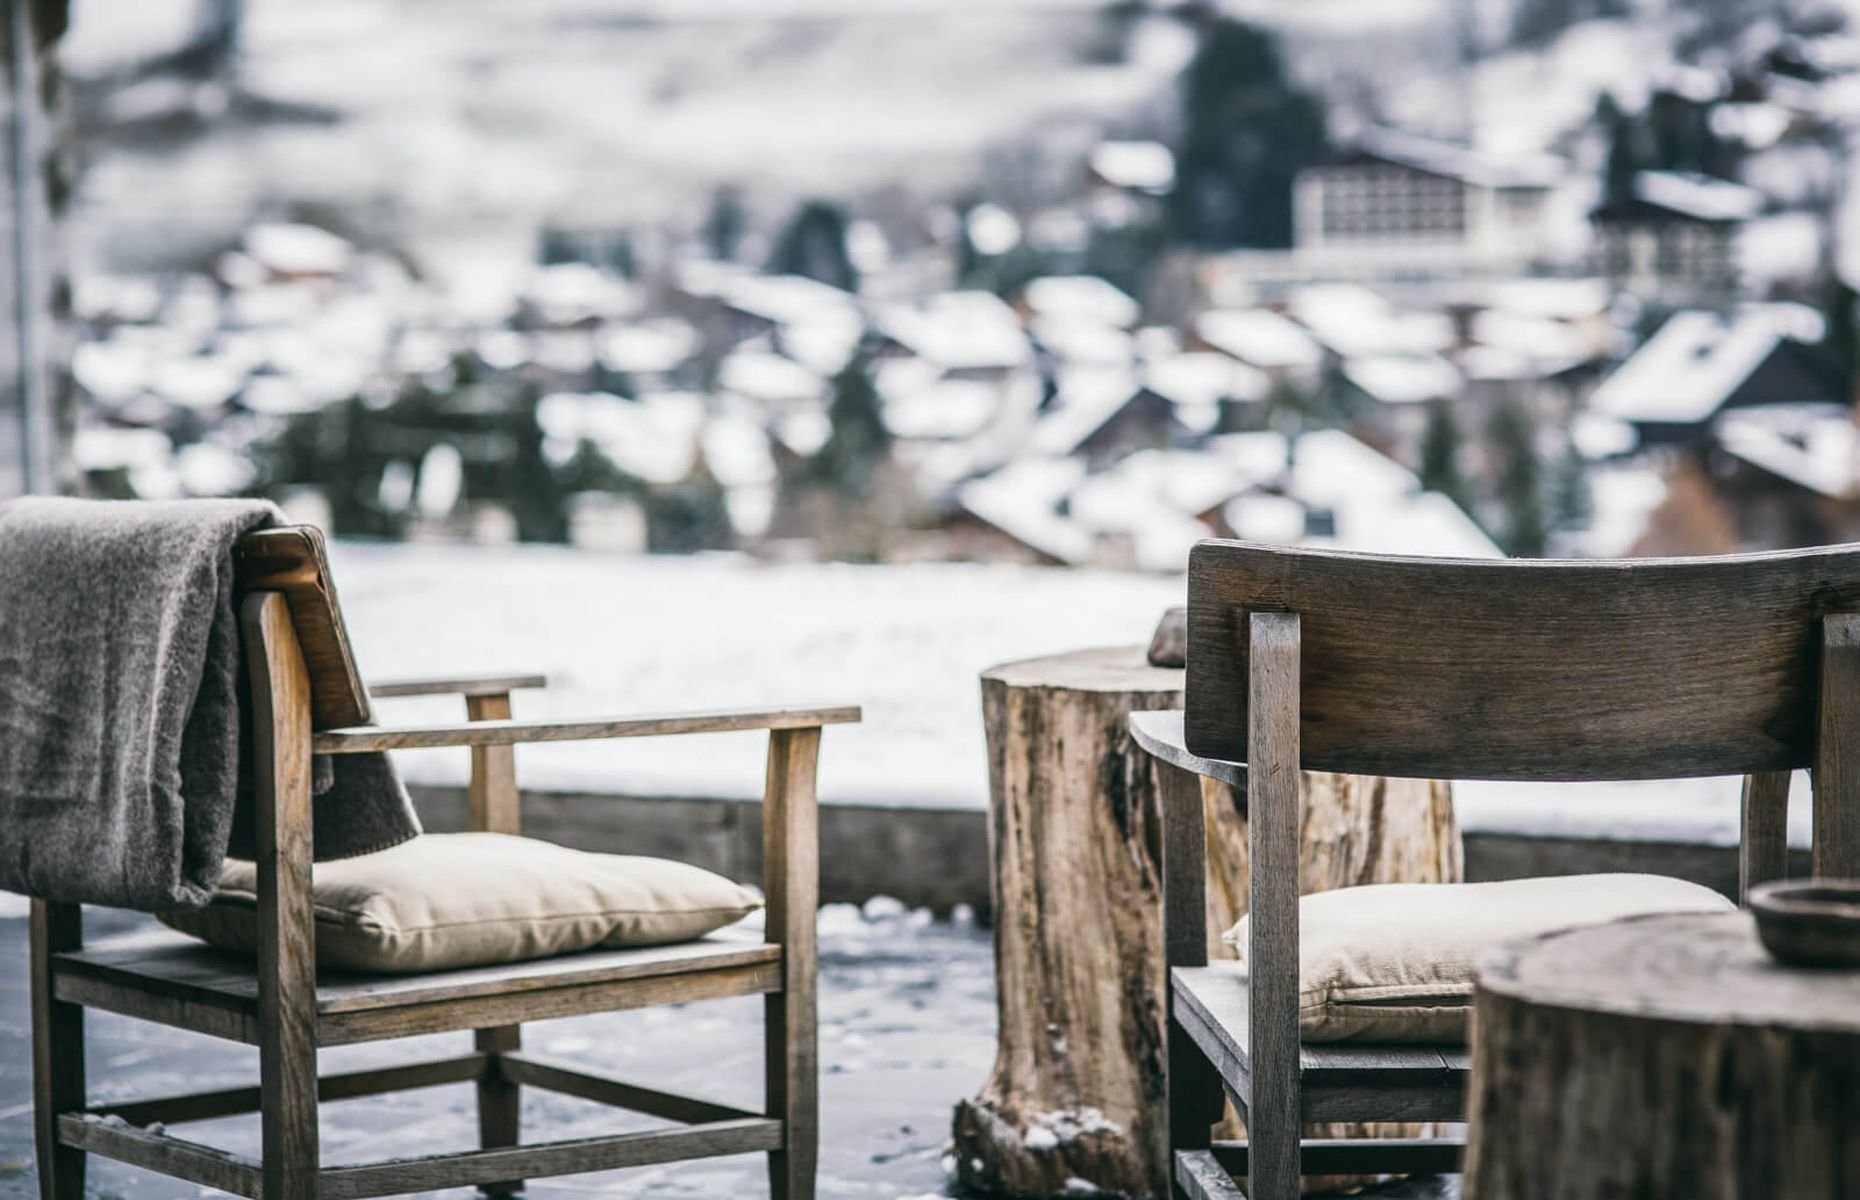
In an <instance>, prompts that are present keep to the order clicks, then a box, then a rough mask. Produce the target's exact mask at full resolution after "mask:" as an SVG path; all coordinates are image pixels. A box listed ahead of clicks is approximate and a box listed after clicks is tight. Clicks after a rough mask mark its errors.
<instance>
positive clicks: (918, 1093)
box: [0, 901, 1454, 1200]
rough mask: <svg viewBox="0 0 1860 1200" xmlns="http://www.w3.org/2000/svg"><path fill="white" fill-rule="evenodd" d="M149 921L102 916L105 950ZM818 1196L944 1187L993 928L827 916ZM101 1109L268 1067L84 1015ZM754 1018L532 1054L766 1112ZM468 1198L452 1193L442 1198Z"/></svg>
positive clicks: (732, 1192)
mask: <svg viewBox="0 0 1860 1200" xmlns="http://www.w3.org/2000/svg"><path fill="white" fill-rule="evenodd" d="M147 920H148V918H144V917H139V916H135V915H131V914H125V913H117V912H108V911H102V910H98V911H94V912H90V913H87V914H86V932H87V934H88V935H89V936H91V937H101V936H105V935H107V934H110V933H114V932H122V931H125V930H129V929H133V928H138V927H141V926H142V925H143V924H144V923H145V922H146V921H147ZM25 967H26V922H25V921H24V920H22V919H17V918H0V1200H25V1198H27V1197H36V1196H37V1195H38V1184H37V1180H36V1177H35V1174H34V1171H33V1165H32V1159H33V1152H32V1112H31V1080H30V1071H29V1063H30V1053H31V1051H30V1042H29V1028H28V1012H27V1003H26V978H25V976H26V970H25ZM820 1019H821V1028H820V1038H821V1071H822V1077H821V1104H822V1122H821V1123H822V1128H823V1129H824V1130H825V1134H824V1136H823V1138H822V1143H821V1168H820V1188H819V1194H820V1196H821V1198H822V1200H835V1198H840V1197H844V1198H847V1200H852V1198H858V1200H930V1198H932V1197H938V1196H952V1195H957V1194H959V1193H956V1192H955V1191H954V1190H953V1189H952V1188H951V1186H950V1185H949V1184H948V1182H947V1179H948V1175H947V1171H946V1168H945V1165H944V1158H945V1155H946V1153H947V1150H948V1140H949V1117H950V1109H951V1106H952V1105H954V1104H955V1102H956V1101H957V1100H959V1099H961V1098H962V1097H964V1096H967V1095H969V1094H971V1093H973V1092H974V1091H975V1090H976V1089H977V1088H978V1087H979V1086H980V1084H981V1082H982V1080H983V1079H984V1078H986V1076H987V1073H988V1070H989V1067H990V1064H991V1063H992V1061H993V1058H994V1025H995V1012H994V978H993V959H992V953H991V950H990V944H989V938H988V934H987V931H986V930H981V929H977V928H975V927H974V926H973V925H972V924H969V923H952V922H947V921H943V922H932V921H930V920H929V919H928V914H926V913H909V912H904V911H902V909H901V908H900V907H898V906H895V905H888V904H886V903H884V902H876V901H875V902H873V903H872V904H869V905H867V907H866V910H865V912H864V913H861V911H860V910H858V909H854V908H851V907H850V906H844V905H839V906H832V907H829V908H828V909H825V910H823V912H822V921H821V1001H820ZM88 1022H89V1033H90V1038H91V1041H90V1079H91V1088H92V1094H93V1096H94V1097H96V1098H99V1099H108V1098H113V1097H116V1096H127V1095H153V1094H159V1093H164V1092H175V1091H184V1090H199V1089H206V1088H212V1087H224V1086H231V1085H234V1084H239V1083H248V1082H250V1081H251V1080H253V1079H255V1078H256V1076H257V1070H258V1062H257V1052H256V1051H254V1050H252V1049H250V1048H249V1047H244V1046H237V1045H234V1044H232V1043H229V1042H218V1041H214V1040H212V1039H209V1038H203V1037H198V1036H196V1035H193V1034H189V1033H185V1032H182V1031H179V1030H174V1029H168V1028H166V1027H164V1026H160V1025H152V1024H147V1023H144V1022H140V1021H131V1020H128V1019H125V1018H118V1017H114V1016H112V1015H110V1014H108V1013H93V1014H91V1015H90V1016H89V1017H88ZM760 1030H761V1005H760V1001H758V1000H756V999H754V998H747V999H731V1000H715V1001H706V1002H703V1003H699V1004H691V1005H685V1006H682V1007H679V1008H662V1009H647V1010H642V1011H637V1012H627V1013H614V1014H610V1015H605V1016H595V1017H582V1018H577V1019H574V1020H566V1021H545V1022H539V1023H537V1024H534V1025H530V1026H526V1027H525V1040H526V1044H527V1045H528V1046H529V1047H532V1048H534V1049H537V1050H539V1051H541V1052H543V1053H547V1054H550V1055H555V1056H559V1057H563V1058H569V1059H576V1060H580V1061H582V1062H585V1063H588V1064H590V1065H593V1066H596V1067H599V1068H601V1069H603V1070H608V1071H612V1072H614V1073H616V1074H620V1075H622V1076H625V1077H628V1078H633V1079H637V1080H640V1081H641V1082H645V1083H649V1084H656V1085H658V1086H660V1087H666V1088H670V1089H673V1090H678V1091H688V1092H695V1093H698V1094H704V1095H710V1096H714V1097H715V1098H717V1099H719V1100H722V1101H725V1102H727V1103H734V1104H739V1105H743V1106H746V1107H755V1106H757V1105H758V1103H759V1101H760V1092H761V1045H760V1040H759V1038H760ZM468 1044H469V1043H468V1042H466V1041H465V1037H464V1035H462V1034H445V1035H435V1036H431V1037H425V1038H416V1039H410V1040H408V1041H403V1042H385V1043H376V1044H373V1045H365V1046H344V1047H338V1048H336V1049H332V1050H327V1051H324V1052H323V1057H322V1067H323V1069H324V1070H326V1071H330V1070H344V1069H353V1068H356V1067H360V1066H371V1065H380V1064H384V1063H390V1062H404V1061H412V1060H415V1059H418V1058H422V1057H439V1056H443V1055H446V1054H452V1053H458V1052H459V1051H460V1049H461V1048H462V1047H463V1046H465V1045H468ZM523 1120H524V1124H525V1127H526V1128H527V1129H532V1130H544V1129H546V1130H547V1131H548V1136H550V1137H576V1136H589V1135H593V1134H598V1133H607V1132H618V1131H622V1130H625V1129H629V1128H648V1127H651V1126H652V1125H653V1124H654V1122H653V1120H652V1119H651V1118H632V1117H629V1116H628V1115H626V1114H622V1113H617V1112H615V1111H614V1110H611V1109H606V1108H602V1107H600V1106H598V1105H594V1104H590V1103H587V1102H584V1101H580V1100H576V1099H573V1098H568V1097H561V1096H555V1095H551V1094H550V1093H547V1092H542V1091H540V1090H538V1089H533V1088H532V1089H525V1091H524V1107H523ZM186 1134H187V1136H188V1137H190V1138H194V1139H198V1140H200V1141H204V1142H208V1143H210V1144H213V1145H218V1146H222V1147H224V1148H226V1149H229V1150H233V1151H235V1152H238V1153H243V1154H253V1155H255V1154H256V1153H257V1151H258V1123H257V1119H256V1118H255V1117H234V1118H226V1119H223V1120H217V1121H203V1122H199V1123H196V1124H190V1125H189V1126H187V1130H186ZM476 1135H477V1126H476V1121H475V1117H474V1116H473V1108H472V1090H471V1088H470V1087H469V1085H463V1084H461V1085H452V1086H446V1087H439V1088H429V1089H424V1090H421V1091H416V1092H403V1093H399V1094H396V1095H391V1096H382V1097H370V1098H368V1099H363V1100H351V1101H344V1102H342V1103H339V1104H331V1105H325V1106H324V1107H323V1124H322V1138H323V1153H324V1161H325V1162H329V1163H339V1162H358V1161H367V1160H370V1159H377V1158H385V1157H394V1156H399V1155H407V1154H423V1153H437V1152H443V1151H447V1150H455V1149H458V1150H462V1149H467V1148H470V1147H471V1146H472V1145H474V1144H475V1138H476ZM89 1184H90V1188H89V1190H90V1193H91V1194H92V1195H94V1196H98V1197H103V1198H111V1200H181V1198H186V1200H195V1198H196V1197H200V1196H203V1195H212V1194H214V1193H210V1192H207V1191H206V1190H205V1189H202V1188H199V1187H196V1186H195V1185H193V1184H189V1183H184V1182H182V1181H179V1180H174V1179H167V1178H163V1177H161V1176H158V1175H154V1174H150V1173H148V1172H145V1171H139V1170H135V1169H133V1168H130V1167H126V1166H122V1165H120V1164H116V1163H112V1162H109V1161H107V1160H103V1159H96V1158H93V1159H92V1160H91V1169H90V1177H89ZM443 1194H444V1195H447V1196H454V1197H468V1196H472V1195H474V1194H475V1193H473V1192H471V1191H470V1190H468V1189H459V1190H454V1191H451V1192H447V1193H443ZM527 1194H528V1195H529V1196H530V1197H532V1198H534V1200H551V1198H553V1197H565V1198H566V1197H586V1196H594V1195H600V1196H608V1197H642V1198H643V1197H651V1198H653V1200H720V1198H722V1197H732V1198H734V1197H750V1198H753V1197H761V1196H766V1195H767V1194H768V1191H767V1184H766V1181H765V1178H764V1175H763V1168H762V1159H761V1157H760V1156H754V1155H747V1156H740V1157H735V1158H727V1159H714V1160H710V1161H708V1162H696V1163H674V1164H668V1165H665V1166H660V1167H642V1168H636V1169H633V1170H629V1171H613V1172H603V1173H597V1174H590V1175H577V1176H569V1177H565V1178H558V1179H548V1180H537V1181H535V1182H533V1183H531V1184H530V1186H529V1188H528V1192H527ZM1453 1194H1454V1191H1453V1189H1452V1187H1451V1185H1450V1184H1448V1183H1445V1182H1441V1181H1415V1182H1411V1183H1407V1184H1401V1185H1396V1186H1394V1187H1393V1188H1387V1189H1382V1190H1381V1191H1380V1192H1379V1193H1378V1195H1379V1196H1383V1197H1386V1198H1388V1200H1394V1198H1395V1197H1402V1198H1404V1200H1450V1198H1451V1197H1452V1196H1453Z"/></svg>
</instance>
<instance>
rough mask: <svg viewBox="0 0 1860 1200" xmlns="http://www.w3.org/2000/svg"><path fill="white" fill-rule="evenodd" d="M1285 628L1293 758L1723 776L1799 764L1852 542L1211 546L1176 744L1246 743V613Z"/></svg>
mask: <svg viewBox="0 0 1860 1200" xmlns="http://www.w3.org/2000/svg"><path fill="white" fill-rule="evenodd" d="M1261 611H1276V612H1291V613H1296V614H1298V616H1299V633H1300V655H1299V677H1300V694H1301V705H1300V724H1299V734H1300V746H1301V759H1302V762H1303V764H1304V765H1305V766H1306V767H1309V768H1312V769H1318V770H1331V771H1346V772H1356V773H1362V774H1373V775H1395V776H1434V777H1445V778H1459V779H1523V780H1529V779H1538V780H1606V779H1654V778H1672V777H1680V776H1690V775H1739V774H1752V773H1758V772H1773V771H1785V770H1790V769H1794V768H1797V767H1805V766H1810V765H1812V763H1813V760H1814V758H1815V746H1816V738H1817V720H1818V702H1817V697H1818V694H1819V686H1820V680H1821V670H1820V655H1821V651H1822V618H1824V617H1827V616H1829V615H1832V614H1842V613H1860V545H1857V546H1836V547H1827V548H1821V549H1814V550H1800V551H1787V552H1783V553H1777V554H1751V555H1735V556H1726V557H1718V558H1695V559H1638V560H1632V559H1631V560H1622V561H1598V562H1557V561H1529V560H1513V561H1475V560H1452V559H1417V558H1395V557H1383V556H1377V555H1367V554H1350V553H1341V552H1332V551H1313V550H1293V549H1284V548H1278V547H1268V546H1257V545H1250V544H1246V543H1241V542H1223V541H1209V542H1203V543H1202V544H1201V545H1199V546H1197V547H1196V548H1195V550H1194V552H1193V554H1192V555H1191V556H1190V559H1189V577H1188V684H1187V689H1188V692H1187V702H1186V707H1187V715H1186V740H1187V745H1188V748H1189V750H1190V751H1192V752H1193V753H1195V754H1198V755H1201V756H1203V757H1206V758H1217V759H1234V760H1244V759H1245V757H1246V752H1247V693H1248V640H1249V634H1248V625H1249V622H1248V614H1249V613H1252V612H1261Z"/></svg>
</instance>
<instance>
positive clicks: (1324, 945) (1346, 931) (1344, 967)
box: [1224, 875, 1737, 1043]
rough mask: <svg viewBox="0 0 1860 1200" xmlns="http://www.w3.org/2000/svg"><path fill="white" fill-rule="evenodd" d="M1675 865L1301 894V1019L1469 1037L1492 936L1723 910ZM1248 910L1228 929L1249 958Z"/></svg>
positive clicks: (1378, 1035)
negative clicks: (1676, 872)
mask: <svg viewBox="0 0 1860 1200" xmlns="http://www.w3.org/2000/svg"><path fill="white" fill-rule="evenodd" d="M1736 907H1737V906H1736V905H1734V904H1732V903H1731V902H1730V901H1729V900H1726V899H1725V898H1724V897H1723V896H1720V895H1719V894H1718V893H1717V892H1714V891H1712V890H1711V889H1709V888H1705V887H1700V886H1699V885H1698V884H1695V883H1687V882H1685V881H1684V880H1680V879H1669V878H1667V877H1665V876H1663V875H1570V876H1559V877H1556V878H1548V879H1512V880H1505V881H1503V882H1499V883H1382V884H1370V885H1367V886H1364V887H1352V888H1340V889H1338V890H1336V891H1329V892H1314V893H1312V894H1311V895H1309V896H1305V897H1303V898H1302V899H1300V900H1299V903H1298V924H1299V929H1298V958H1299V985H1298V992H1299V999H1298V1010H1299V1011H1298V1023H1299V1028H1300V1030H1301V1032H1302V1034H1303V1037H1304V1040H1305V1041H1308V1042H1454V1043H1463V1042H1465V1041H1466V1033H1467V1017H1468V1016H1469V1015H1470V1014H1471V1012H1472V1003H1473V964H1474V962H1475V961H1476V960H1477V959H1478V957H1479V955H1480V953H1481V952H1482V951H1484V950H1485V949H1486V948H1487V947H1489V946H1492V945H1495V944H1497V943H1499V942H1504V941H1509V940H1510V939H1512V938H1521V937H1530V936H1532V935H1534V934H1540V933H1548V932H1550V931H1551V930H1555V929H1566V928H1569V927H1570V926H1574V925H1599V924H1602V923H1604V922H1607V921H1615V920H1619V919H1621V918H1622V917H1631V916H1638V915H1640V914H1643V913H1685V912H1722V911H1729V910H1733V909H1735V908H1736ZM1246 938H1247V920H1246V918H1244V917H1242V918H1241V919H1240V923H1239V924H1238V925H1235V926H1234V927H1233V928H1232V929H1231V930H1229V931H1228V932H1227V934H1226V936H1225V938H1224V940H1225V941H1226V942H1227V944H1228V945H1230V946H1233V947H1235V948H1236V949H1237V950H1238V951H1239V954H1240V957H1241V958H1242V959H1245V958H1246V953H1247V950H1246Z"/></svg>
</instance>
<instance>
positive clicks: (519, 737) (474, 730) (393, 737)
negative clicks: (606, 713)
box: [310, 705, 860, 754]
mask: <svg viewBox="0 0 1860 1200" xmlns="http://www.w3.org/2000/svg"><path fill="white" fill-rule="evenodd" d="M859 719H860V712H859V708H858V706H857V705H841V706H837V707H830V708H829V707H812V708H808V707H784V708H759V709H745V710H739V711H731V710H727V709H726V710H718V711H710V712H689V713H656V714H648V715H641V716H632V717H608V718H604V719H595V720H588V721H563V720H541V721H471V722H466V723H464V724H457V725H450V724H449V725H414V726H407V727H403V728H386V729H384V728H375V727H360V728H355V729H326V730H324V731H322V732H321V733H316V734H312V735H311V741H310V748H311V749H312V750H313V751H315V752H316V753H318V754H360V753H363V752H364V751H370V750H410V749H415V748H418V747H424V746H510V745H515V744H516V743H518V742H583V741H592V740H595V739H599V738H623V737H653V736H657V735H660V734H672V733H723V732H727V731H731V730H740V729H811V728H816V727H818V726H821V725H844V724H849V723H851V722H855V721H858V720H859Z"/></svg>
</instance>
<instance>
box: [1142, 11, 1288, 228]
mask: <svg viewBox="0 0 1860 1200" xmlns="http://www.w3.org/2000/svg"><path fill="white" fill-rule="evenodd" d="M1182 125H1183V137H1182V145H1181V148H1180V151H1179V152H1178V154H1177V155H1176V185H1175V190H1174V191H1173V193H1172V194H1171V196H1170V205H1171V214H1172V218H1173V223H1174V226H1175V230H1176V233H1177V235H1178V236H1180V237H1182V238H1183V239H1185V240H1187V241H1189V242H1192V243H1194V244H1195V245H1198V246H1204V247H1218V246H1263V247H1285V246H1289V245H1291V243H1292V180H1293V177H1294V176H1295V175H1296V174H1297V173H1298V171H1299V169H1300V168H1301V167H1304V166H1305V165H1307V164H1308V163H1311V162H1313V161H1315V160H1316V159H1317V158H1318V156H1320V155H1321V154H1322V153H1323V152H1324V149H1325V133H1324V110H1323V106H1322V105H1321V104H1320V103H1319V101H1318V100H1317V98H1316V97H1315V96H1313V95H1312V94H1311V93H1310V92H1307V91H1305V90H1304V89H1302V88H1300V87H1298V86H1297V84H1296V83H1294V82H1293V81H1292V79H1291V78H1290V76H1289V75H1288V74H1287V73H1286V70H1285V63H1284V61H1283V58H1282V57H1281V55H1280V51H1279V43H1278V39H1277V38H1275V37H1274V36H1273V35H1272V34H1270V33H1268V32H1266V31H1265V30H1262V29H1259V28H1257V27H1255V26H1252V25H1248V24H1245V23H1244V22H1240V21H1233V20H1229V19H1227V18H1219V17H1217V18H1213V19H1211V20H1209V21H1208V22H1207V24H1206V25H1205V26H1204V28H1203V30H1202V33H1201V39H1200V44H1199V46H1198V47H1197V49H1196V51H1195V57H1194V59H1193V60H1192V61H1191V62H1190V63H1189V65H1188V69H1187V71H1186V72H1185V73H1184V74H1183V78H1182Z"/></svg>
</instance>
